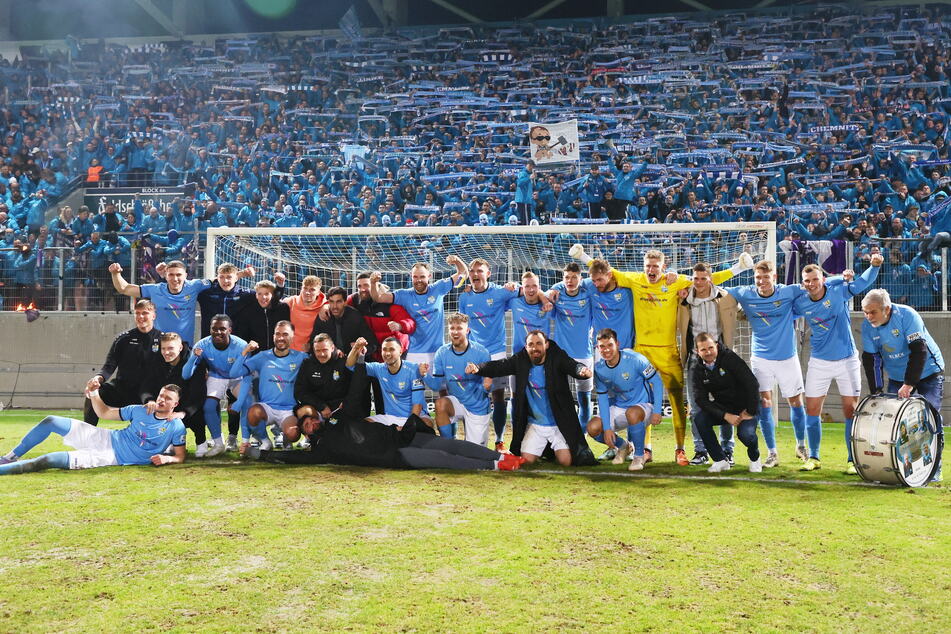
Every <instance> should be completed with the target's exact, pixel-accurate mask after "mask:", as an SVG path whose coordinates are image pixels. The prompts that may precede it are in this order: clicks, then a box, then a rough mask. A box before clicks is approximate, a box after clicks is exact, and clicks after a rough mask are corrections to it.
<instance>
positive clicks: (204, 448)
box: [195, 441, 212, 458]
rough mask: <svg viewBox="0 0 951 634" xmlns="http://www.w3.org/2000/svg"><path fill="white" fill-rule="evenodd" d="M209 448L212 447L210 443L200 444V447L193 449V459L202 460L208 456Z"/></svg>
mask: <svg viewBox="0 0 951 634" xmlns="http://www.w3.org/2000/svg"><path fill="white" fill-rule="evenodd" d="M211 447H212V444H211V441H207V442H203V443H201V444H200V445H198V446H197V447H195V457H196V458H204V457H205V456H206V455H208V451H209V450H210V449H211Z"/></svg>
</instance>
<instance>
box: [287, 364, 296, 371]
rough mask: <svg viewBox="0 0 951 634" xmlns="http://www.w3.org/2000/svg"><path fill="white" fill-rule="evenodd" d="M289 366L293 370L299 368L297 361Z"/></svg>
mask: <svg viewBox="0 0 951 634" xmlns="http://www.w3.org/2000/svg"><path fill="white" fill-rule="evenodd" d="M288 367H289V368H290V369H291V370H296V369H297V364H296V363H291V364H289V365H288Z"/></svg>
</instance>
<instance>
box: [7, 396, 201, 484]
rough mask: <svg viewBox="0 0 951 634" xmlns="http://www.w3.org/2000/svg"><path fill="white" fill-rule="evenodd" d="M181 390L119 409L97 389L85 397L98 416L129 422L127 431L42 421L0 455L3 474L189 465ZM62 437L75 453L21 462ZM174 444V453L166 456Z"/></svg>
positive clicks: (58, 419) (74, 422) (59, 418)
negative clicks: (51, 439) (48, 441)
mask: <svg viewBox="0 0 951 634" xmlns="http://www.w3.org/2000/svg"><path fill="white" fill-rule="evenodd" d="M179 395H180V388H179V387H178V386H177V385H166V386H165V387H163V388H162V389H161V391H160V392H159V395H158V397H157V398H156V399H155V402H154V403H148V404H147V405H127V406H125V407H121V408H116V407H109V406H108V405H106V404H105V403H103V402H102V399H101V398H100V397H99V392H98V391H96V390H93V391H92V392H88V393H87V394H86V397H87V398H89V400H90V401H92V404H93V407H94V408H95V409H96V414H97V415H98V416H99V418H101V419H106V420H126V421H129V425H128V426H127V427H124V428H123V429H115V430H113V429H103V428H101V427H94V426H93V425H90V424H88V423H84V422H82V421H79V420H73V419H72V418H65V417H63V416H47V417H46V418H44V419H43V420H41V421H40V422H39V423H38V424H37V425H36V426H35V427H34V428H33V429H31V430H30V431H29V432H28V433H27V435H26V436H25V437H24V438H23V440H22V441H21V442H20V444H19V445H17V446H16V447H14V448H13V451H11V452H10V453H8V454H7V455H5V456H3V457H0V475H10V474H15V473H29V472H31V471H42V470H44V469H91V468H93V467H111V466H115V465H139V464H149V463H152V464H154V465H155V466H157V467H158V466H161V465H164V464H174V463H181V462H184V461H185V424H184V423H182V421H181V420H180V418H181V417H182V416H183V415H184V414H182V413H181V412H175V411H174V410H175V406H176V405H178V399H179ZM52 433H56V434H59V435H60V436H62V437H63V443H64V444H66V445H68V446H70V447H73V448H74V449H75V451H56V452H53V453H48V454H46V455H43V456H39V457H38V458H32V459H30V460H23V461H20V457H21V456H23V455H25V454H26V453H27V452H29V451H30V450H31V449H33V448H34V447H36V446H37V445H39V444H40V443H41V442H43V441H44V440H46V439H47V438H48V437H49V435H50V434H52ZM169 446H172V447H174V454H173V455H171V456H166V455H163V453H164V452H165V450H166V449H168V448H169Z"/></svg>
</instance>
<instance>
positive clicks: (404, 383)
mask: <svg viewBox="0 0 951 634" xmlns="http://www.w3.org/2000/svg"><path fill="white" fill-rule="evenodd" d="M397 386H398V387H399V388H400V389H401V390H405V389H406V381H400V382H399V383H397Z"/></svg>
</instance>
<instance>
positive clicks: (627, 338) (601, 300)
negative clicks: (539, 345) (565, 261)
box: [559, 278, 634, 348]
mask: <svg viewBox="0 0 951 634" xmlns="http://www.w3.org/2000/svg"><path fill="white" fill-rule="evenodd" d="M581 286H582V288H584V289H585V290H586V291H587V292H589V293H590V294H591V299H592V301H593V302H594V303H593V305H592V306H591V327H592V328H593V329H594V332H598V331H599V330H601V329H602V328H610V329H612V330H613V331H614V332H616V333H617V341H618V345H619V346H621V348H630V347H631V346H633V345H634V295H632V294H631V289H629V288H622V287H620V286H618V287H617V288H615V289H614V290H613V291H605V292H604V293H602V292H600V291H599V290H598V289H597V288H596V287H595V285H594V282H592V281H591V278H585V279H583V280H582V281H581ZM559 345H560V342H559Z"/></svg>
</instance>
